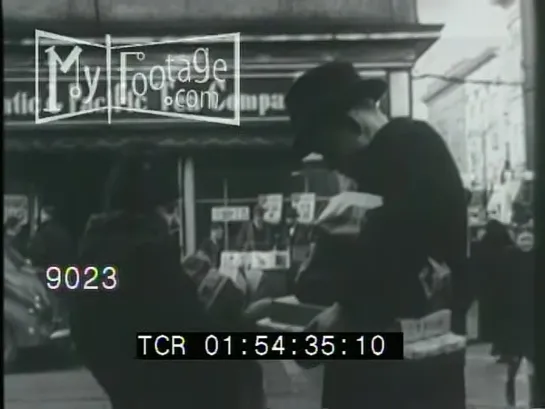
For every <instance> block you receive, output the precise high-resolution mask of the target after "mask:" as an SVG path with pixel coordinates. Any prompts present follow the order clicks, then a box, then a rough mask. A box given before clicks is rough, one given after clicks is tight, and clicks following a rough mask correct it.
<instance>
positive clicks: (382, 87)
mask: <svg viewBox="0 0 545 409" xmlns="http://www.w3.org/2000/svg"><path fill="white" fill-rule="evenodd" d="M387 88H388V85H387V83H386V82H385V81H383V80H381V79H377V78H362V77H361V76H360V75H359V73H358V72H357V71H356V69H355V68H354V66H353V65H352V64H351V63H349V62H345V61H333V62H329V63H326V64H323V65H320V66H318V67H315V68H312V69H310V70H309V71H307V72H306V73H304V74H303V75H302V76H301V77H299V78H298V79H297V80H296V81H295V82H294V83H293V85H292V86H291V88H290V90H289V91H288V93H287V95H286V98H285V104H286V108H287V111H288V114H289V116H290V119H291V122H292V125H293V126H294V128H295V131H296V136H295V142H294V148H295V150H296V152H297V153H298V154H299V155H300V156H301V157H303V156H306V155H308V154H309V153H310V149H309V148H308V142H309V138H310V137H311V136H312V135H310V134H311V132H312V131H311V128H312V126H316V122H317V119H319V118H324V116H327V115H331V114H333V113H336V112H342V111H343V110H346V109H349V108H350V107H351V106H352V105H353V104H354V103H355V102H357V101H358V100H362V99H366V98H368V99H370V100H372V101H378V100H379V99H380V98H382V96H383V95H384V93H385V92H386V90H387Z"/></svg>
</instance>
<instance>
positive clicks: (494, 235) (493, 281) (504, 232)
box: [471, 220, 514, 356]
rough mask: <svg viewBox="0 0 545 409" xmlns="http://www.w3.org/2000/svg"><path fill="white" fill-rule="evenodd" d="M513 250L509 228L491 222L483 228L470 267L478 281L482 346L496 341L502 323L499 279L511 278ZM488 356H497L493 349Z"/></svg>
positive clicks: (496, 221)
mask: <svg viewBox="0 0 545 409" xmlns="http://www.w3.org/2000/svg"><path fill="white" fill-rule="evenodd" d="M513 247H514V242H513V239H512V237H511V234H510V233H509V230H508V227H507V226H506V225H504V224H503V223H501V222H500V221H498V220H490V221H489V222H488V223H487V224H486V227H485V232H484V236H483V237H482V239H481V240H480V241H479V242H477V243H475V245H474V247H473V253H472V255H471V266H472V273H473V274H474V275H475V276H476V277H478V278H477V280H476V282H477V284H476V287H477V290H476V293H477V300H478V302H479V338H480V339H481V340H482V341H484V342H492V340H493V339H495V337H496V336H497V334H495V332H496V330H497V329H498V328H499V326H500V325H501V321H502V319H503V318H502V316H501V310H502V307H501V305H502V303H503V300H502V294H503V290H502V282H503V281H502V279H501V278H502V277H505V276H509V275H510V274H511V271H510V268H511V267H510V262H509V260H510V257H511V254H512V251H513ZM491 354H492V355H493V356H498V354H497V351H496V349H495V348H494V347H492V350H491Z"/></svg>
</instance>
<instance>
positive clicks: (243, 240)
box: [236, 205, 273, 251]
mask: <svg viewBox="0 0 545 409" xmlns="http://www.w3.org/2000/svg"><path fill="white" fill-rule="evenodd" d="M264 216H265V209H264V208H263V206H260V205H256V206H255V207H254V209H253V212H252V220H249V221H247V222H245V223H244V224H243V225H242V227H241V229H240V231H239V234H238V236H237V239H236V247H237V249H240V250H242V251H268V250H271V248H272V246H273V233H272V230H271V226H270V225H269V224H268V223H267V222H265V219H264Z"/></svg>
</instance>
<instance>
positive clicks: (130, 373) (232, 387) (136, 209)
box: [70, 154, 257, 409]
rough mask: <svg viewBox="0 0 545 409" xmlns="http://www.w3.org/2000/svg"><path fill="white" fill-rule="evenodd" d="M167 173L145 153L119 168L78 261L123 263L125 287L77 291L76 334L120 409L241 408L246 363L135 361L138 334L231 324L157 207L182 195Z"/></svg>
mask: <svg viewBox="0 0 545 409" xmlns="http://www.w3.org/2000/svg"><path fill="white" fill-rule="evenodd" d="M161 170H162V169H161V167H160V166H159V165H158V164H157V162H156V161H155V160H154V159H153V158H152V157H150V156H146V155H138V154H136V155H135V154H133V155H128V156H126V157H125V158H123V160H122V161H121V162H120V163H119V164H118V165H117V166H116V167H115V168H114V169H113V171H112V173H111V175H110V178H109V180H108V183H107V189H106V200H105V204H106V209H105V212H104V213H101V214H98V215H94V216H91V218H90V220H89V223H88V225H87V228H86V231H85V233H84V236H83V238H82V241H81V244H80V254H79V262H80V264H81V265H92V266H96V267H97V268H99V269H100V268H101V267H104V266H112V265H113V266H115V267H116V270H117V272H118V276H117V277H116V279H117V283H118V285H117V288H116V289H114V290H113V291H108V292H104V291H95V292H83V291H82V292H79V293H77V294H76V293H74V294H73V295H71V300H70V306H71V311H70V312H71V329H72V334H73V339H74V341H75V343H76V346H77V350H78V351H79V354H80V355H81V358H82V359H83V362H84V364H85V365H86V366H87V367H88V368H89V369H90V370H91V372H92V373H93V375H94V377H95V378H96V379H97V381H98V382H99V383H100V385H101V386H102V387H103V388H104V390H105V391H106V393H107V394H108V396H109V397H110V399H111V401H112V406H113V408H114V409H139V408H142V409H144V408H145V409H149V408H155V409H174V408H192V409H217V408H233V409H239V408H242V407H244V406H243V405H241V403H240V402H241V401H242V400H243V399H244V398H245V397H241V396H240V393H239V392H240V390H241V388H240V378H239V377H237V376H236V375H240V377H242V376H243V375H244V374H243V373H241V372H243V371H244V369H245V368H243V367H242V364H241V365H239V366H237V367H236V368H234V365H235V363H233V364H231V363H224V362H221V363H220V362H212V361H208V362H206V361H200V362H198V361H177V362H164V361H163V362H155V361H138V360H135V359H134V356H135V350H134V348H135V345H136V333H137V332H141V331H151V332H179V331H182V332H191V331H219V330H222V329H225V328H222V323H221V322H212V319H211V318H210V317H209V316H208V315H207V314H206V312H205V310H204V307H203V306H202V305H201V303H200V301H199V299H198V295H197V289H196V287H195V285H194V283H193V282H192V280H191V279H190V278H189V277H188V276H187V275H186V274H185V273H184V271H183V269H182V266H181V264H180V261H179V252H178V251H179V249H178V248H176V246H175V245H173V242H172V240H171V238H170V236H169V231H168V224H167V221H166V220H165V218H164V217H163V215H162V213H161V211H159V208H160V206H161V205H162V204H164V203H168V202H169V201H171V200H172V199H173V196H172V194H175V191H174V190H173V191H169V189H168V186H164V185H162V184H161V181H164V180H165V178H164V173H163V172H161ZM228 329H231V328H228ZM252 363H253V362H249V363H245V365H246V366H249V365H250V364H252ZM256 365H257V363H256ZM235 369H236V370H235ZM237 370H238V372H237ZM251 409H254V408H251Z"/></svg>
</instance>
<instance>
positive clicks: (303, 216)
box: [291, 193, 316, 224]
mask: <svg viewBox="0 0 545 409" xmlns="http://www.w3.org/2000/svg"><path fill="white" fill-rule="evenodd" d="M291 205H292V206H293V207H294V208H295V209H297V213H298V214H299V218H298V220H297V221H298V222H299V223H301V224H310V223H312V222H313V221H314V213H315V211H316V194H314V193H294V194H292V195H291Z"/></svg>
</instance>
